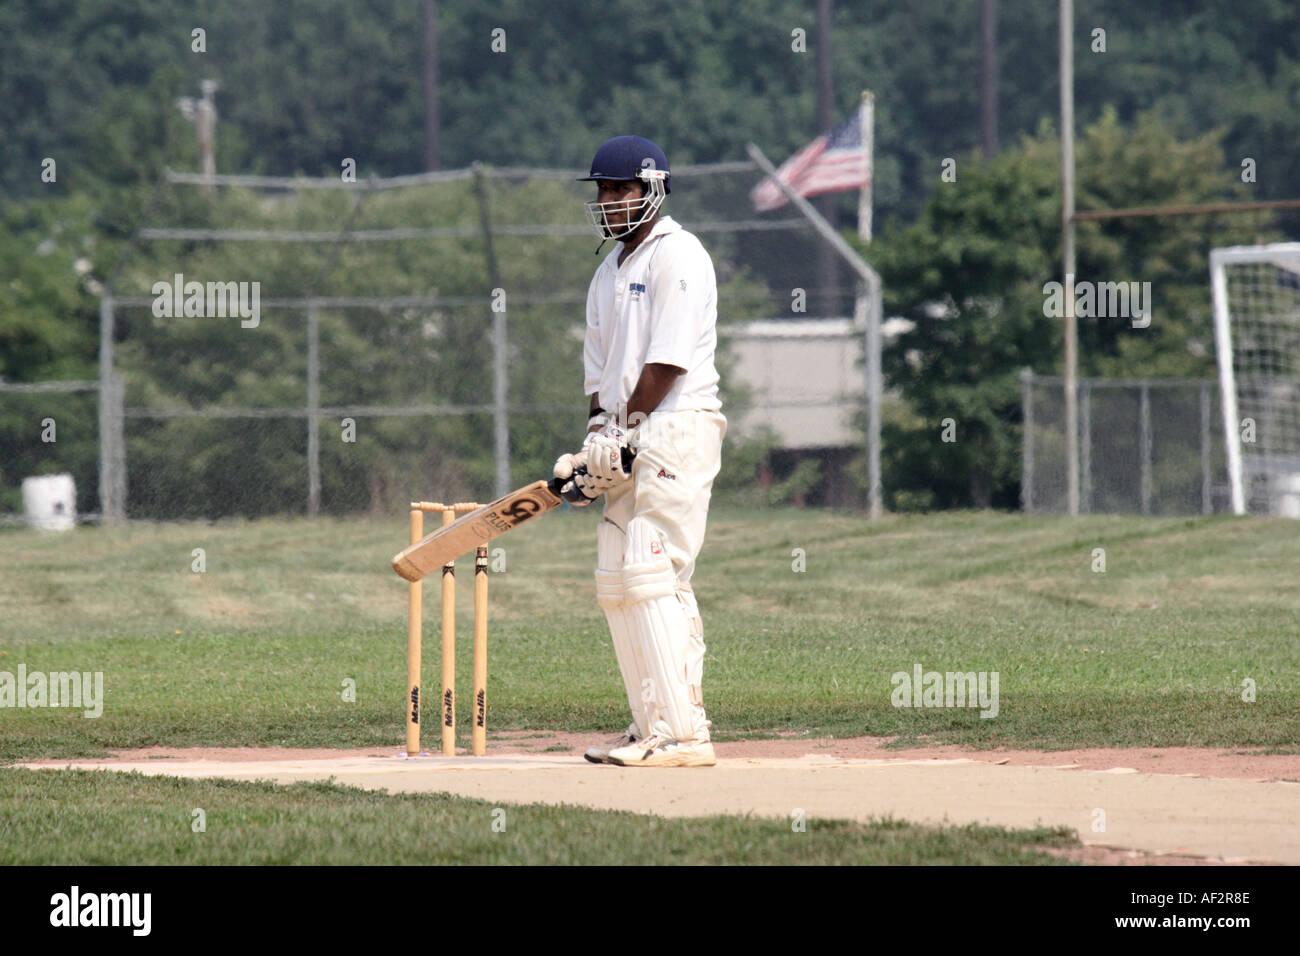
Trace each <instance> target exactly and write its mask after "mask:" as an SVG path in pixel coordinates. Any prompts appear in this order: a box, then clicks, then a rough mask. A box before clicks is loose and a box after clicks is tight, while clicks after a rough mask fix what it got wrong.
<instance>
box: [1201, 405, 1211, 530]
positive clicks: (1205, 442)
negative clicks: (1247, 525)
mask: <svg viewBox="0 0 1300 956" xmlns="http://www.w3.org/2000/svg"><path fill="white" fill-rule="evenodd" d="M1213 513H1214V500H1213V496H1212V493H1211V485H1210V383H1209V382H1202V383H1201V514H1203V515H1208V514H1213Z"/></svg>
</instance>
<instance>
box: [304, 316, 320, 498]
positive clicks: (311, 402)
mask: <svg viewBox="0 0 1300 956" xmlns="http://www.w3.org/2000/svg"><path fill="white" fill-rule="evenodd" d="M318 514H320V321H319V319H318V317H317V315H316V305H315V303H312V304H311V305H309V306H307V516H308V517H310V518H314V517H316V516H317V515H318Z"/></svg>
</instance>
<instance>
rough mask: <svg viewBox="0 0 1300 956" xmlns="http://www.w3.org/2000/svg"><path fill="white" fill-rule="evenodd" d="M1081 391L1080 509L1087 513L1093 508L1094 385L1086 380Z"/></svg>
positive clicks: (1080, 388)
mask: <svg viewBox="0 0 1300 956" xmlns="http://www.w3.org/2000/svg"><path fill="white" fill-rule="evenodd" d="M1079 391H1080V395H1079V420H1080V428H1081V430H1082V432H1083V434H1082V435H1081V436H1080V438H1079V460H1080V466H1079V467H1080V470H1081V471H1082V472H1083V493H1082V495H1081V498H1080V501H1079V510H1080V511H1081V512H1083V513H1084V514H1087V513H1088V512H1089V511H1091V510H1092V386H1091V385H1090V384H1089V383H1088V382H1087V381H1085V382H1084V383H1083V384H1082V385H1080V386H1079Z"/></svg>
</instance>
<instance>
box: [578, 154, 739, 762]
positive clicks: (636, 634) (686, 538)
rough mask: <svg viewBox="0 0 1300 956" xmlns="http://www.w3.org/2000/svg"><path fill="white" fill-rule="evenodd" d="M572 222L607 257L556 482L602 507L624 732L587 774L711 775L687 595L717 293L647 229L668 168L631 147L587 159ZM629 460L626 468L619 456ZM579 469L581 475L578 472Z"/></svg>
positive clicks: (654, 221) (707, 468)
mask: <svg viewBox="0 0 1300 956" xmlns="http://www.w3.org/2000/svg"><path fill="white" fill-rule="evenodd" d="M580 181H583V182H594V183H595V184H596V198H595V200H594V201H591V202H588V203H587V204H586V208H587V217H588V219H589V220H590V221H591V224H592V226H593V227H594V228H595V230H596V234H597V235H598V236H599V237H600V239H601V240H602V241H601V246H600V247H597V249H596V251H597V252H598V253H599V252H600V248H601V247H603V246H604V244H605V242H606V241H608V240H611V239H613V240H615V241H616V242H617V245H616V246H615V248H614V249H613V250H611V251H610V253H609V254H608V255H607V256H606V257H605V259H604V260H603V261H602V262H601V264H600V265H599V266H598V267H597V268H596V274H595V275H594V276H593V277H592V280H591V286H590V287H589V289H588V291H587V330H586V339H585V346H584V355H583V363H584V367H585V385H584V390H585V392H586V394H588V395H590V396H591V418H590V420H589V421H588V423H587V435H586V437H585V439H584V440H583V443H582V450H581V451H580V452H578V453H576V454H567V455H561V456H560V458H559V459H558V460H557V461H556V463H555V477H556V478H559V479H562V480H565V481H566V482H567V483H566V485H565V487H566V488H567V489H568V490H570V491H571V492H572V491H576V492H579V493H580V495H577V497H579V499H580V501H579V503H580V504H588V503H590V502H591V501H594V500H595V499H596V498H598V497H600V496H601V495H604V498H605V504H604V516H603V519H602V520H601V522H600V525H599V527H598V528H597V531H596V601H597V603H599V605H600V607H601V608H602V609H603V610H604V612H605V618H606V620H607V621H608V623H609V632H610V637H611V638H612V639H613V642H614V654H615V656H616V657H617V659H618V666H619V670H620V671H622V674H623V686H624V689H625V690H626V691H627V702H628V706H629V707H631V709H632V723H631V725H630V726H629V727H628V729H627V732H626V733H625V734H624V735H622V736H621V737H619V738H618V739H617V740H615V741H613V742H612V743H611V744H609V745H608V746H601V747H592V748H590V749H588V750H587V752H586V758H587V759H588V760H590V761H592V762H593V763H612V764H617V765H619V766H622V767H709V766H713V764H715V763H716V762H717V761H716V758H715V757H714V754H713V745H712V744H711V743H710V742H709V726H710V721H709V720H708V719H707V718H706V717H705V713H704V696H703V691H702V683H703V672H704V625H703V622H702V621H701V619H700V609H699V607H698V606H697V605H696V603H695V594H694V592H693V591H692V590H691V575H692V574H693V572H694V570H695V559H696V556H697V555H699V553H700V547H701V545H703V543H704V526H705V522H706V519H707V517H708V510H709V496H710V493H711V491H712V487H713V479H714V478H715V477H716V476H717V474H718V469H719V468H720V466H721V454H722V439H723V436H724V435H725V433H726V430H727V420H726V418H725V417H724V416H723V415H722V412H721V408H722V404H721V402H720V401H719V400H718V372H717V369H716V368H715V367H714V358H713V354H714V351H715V349H716V347H717V333H716V323H717V299H718V296H717V283H716V280H715V278H714V274H713V261H712V260H711V259H710V258H709V254H708V253H707V252H705V250H704V247H703V246H702V245H701V244H700V241H699V240H698V239H697V238H695V236H693V235H692V234H691V233H689V232H687V231H686V230H685V229H683V228H682V227H681V225H680V224H678V223H676V222H674V221H673V220H672V218H671V217H669V216H661V215H660V211H659V210H660V206H661V205H662V204H663V201H664V197H665V196H667V195H668V193H669V192H671V191H672V190H671V187H670V184H669V167H668V158H667V156H665V155H664V151H663V150H662V149H660V148H659V147H658V146H656V145H655V144H654V143H652V142H651V141H650V140H648V139H644V138H642V137H640V136H616V137H614V138H613V139H610V140H607V141H606V142H605V143H603V144H602V145H601V147H600V149H598V150H597V151H596V157H595V159H593V160H592V163H591V175H589V176H584V177H582V179H581V180H580ZM624 449H628V450H630V451H631V452H632V453H633V454H634V455H635V457H629V456H627V455H625V454H624ZM581 466H585V469H586V471H585V473H584V472H582V471H580V470H579V468H580V467H581Z"/></svg>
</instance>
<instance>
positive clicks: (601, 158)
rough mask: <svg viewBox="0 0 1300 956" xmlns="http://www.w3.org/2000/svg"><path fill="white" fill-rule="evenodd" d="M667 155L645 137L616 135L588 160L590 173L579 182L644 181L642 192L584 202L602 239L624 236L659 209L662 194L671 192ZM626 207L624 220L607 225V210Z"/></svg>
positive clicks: (634, 230)
mask: <svg viewBox="0 0 1300 956" xmlns="http://www.w3.org/2000/svg"><path fill="white" fill-rule="evenodd" d="M668 177H669V172H668V157H667V156H666V155H665V154H664V151H663V150H662V149H660V148H659V147H658V146H657V145H656V144H655V143H653V142H651V141H650V140H648V139H646V138H645V137H644V136H615V137H614V138H613V139H607V140H605V142H603V143H601V145H600V149H598V150H596V156H595V158H594V159H592V161H591V175H590V176H580V177H578V181H579V182H594V181H595V180H597V179H612V180H615V181H617V182H631V181H633V180H639V181H640V182H643V183H645V185H646V188H645V189H644V190H643V195H641V196H640V197H638V198H636V199H624V200H618V201H616V202H606V203H601V202H596V201H594V200H593V201H591V202H588V203H585V206H586V210H587V220H588V222H590V223H591V225H592V227H593V228H594V229H595V230H596V235H597V236H599V237H600V238H601V239H625V238H627V237H628V236H630V235H631V234H632V233H634V232H636V230H637V229H639V228H640V227H641V225H642V224H643V223H645V222H646V221H647V220H649V219H651V218H652V217H653V216H654V214H655V213H656V212H658V210H659V206H660V204H661V203H662V202H663V201H664V197H665V196H666V195H667V194H668V193H670V192H672V187H671V186H670V185H669V183H668ZM623 210H626V212H627V222H626V223H625V224H619V225H617V226H612V225H610V223H609V221H608V219H607V218H606V216H607V214H608V213H612V212H618V211H623Z"/></svg>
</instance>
